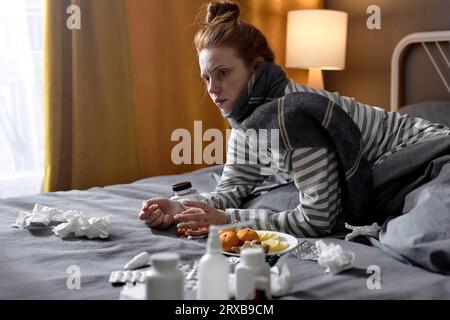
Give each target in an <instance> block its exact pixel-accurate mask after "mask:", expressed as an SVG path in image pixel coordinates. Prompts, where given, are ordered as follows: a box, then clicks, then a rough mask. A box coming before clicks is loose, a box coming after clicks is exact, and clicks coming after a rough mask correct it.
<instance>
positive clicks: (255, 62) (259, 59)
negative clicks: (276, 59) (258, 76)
mask: <svg viewBox="0 0 450 320" xmlns="http://www.w3.org/2000/svg"><path fill="white" fill-rule="evenodd" d="M264 62H265V60H264V58H263V57H256V58H255V60H253V70H255V69H256V68H257V67H258V66H259V65H260V64H261V63H264Z"/></svg>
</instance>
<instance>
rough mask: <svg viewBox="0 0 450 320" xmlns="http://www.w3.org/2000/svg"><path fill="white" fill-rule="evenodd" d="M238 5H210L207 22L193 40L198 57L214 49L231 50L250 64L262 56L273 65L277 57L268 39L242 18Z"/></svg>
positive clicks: (207, 11) (218, 3) (226, 3)
mask: <svg viewBox="0 0 450 320" xmlns="http://www.w3.org/2000/svg"><path fill="white" fill-rule="evenodd" d="M239 15H240V10H239V6H238V5H237V4H235V3H234V2H229V1H224V2H210V3H209V4H208V5H207V8H206V19H205V22H204V23H203V24H202V25H201V28H200V30H199V31H198V32H197V34H196V35H195V38H194V44H195V48H196V50H197V54H199V53H200V51H201V50H202V49H205V48H211V47H231V48H234V49H235V50H236V54H237V56H239V57H240V58H242V59H243V60H244V61H245V62H246V63H247V64H248V65H250V64H251V63H252V62H253V61H254V60H255V58H257V57H262V58H264V60H265V61H266V62H273V61H274V60H275V56H274V54H273V51H272V49H271V48H270V47H269V44H268V43H267V39H266V37H265V36H264V35H263V34H262V33H261V31H259V30H258V29H257V28H256V27H255V26H253V25H252V24H250V23H248V22H245V21H243V20H240V19H239Z"/></svg>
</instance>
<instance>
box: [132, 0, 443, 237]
mask: <svg viewBox="0 0 450 320" xmlns="http://www.w3.org/2000/svg"><path fill="white" fill-rule="evenodd" d="M194 42H195V46H196V49H197V53H198V58H199V65H200V72H201V76H202V78H203V80H204V82H205V85H206V88H207V90H208V93H209V95H210V97H211V99H212V100H213V101H214V103H215V104H216V105H217V107H218V108H219V109H220V111H221V113H222V115H223V116H224V117H226V118H227V119H228V120H229V122H230V124H231V126H232V127H233V129H232V133H231V135H230V140H229V144H228V145H229V149H228V152H227V162H226V164H225V166H224V170H223V174H222V177H221V180H220V182H219V184H218V186H217V187H216V189H215V190H214V192H211V193H209V194H206V195H205V194H204V196H205V201H204V202H198V201H185V202H183V204H184V205H183V204H181V203H179V202H177V201H171V200H168V199H166V198H153V199H149V200H147V201H145V202H144V204H143V208H142V210H141V212H140V213H139V218H140V219H141V220H144V221H145V222H146V224H147V225H148V226H150V227H153V228H159V229H164V228H167V227H168V226H170V225H172V224H174V223H177V227H179V228H186V229H192V230H193V231H191V232H190V235H193V236H198V235H204V234H206V233H207V227H208V226H209V225H211V224H216V225H217V224H226V223H233V222H235V221H245V220H249V219H253V220H254V221H255V225H254V227H255V228H257V229H264V230H276V231H281V232H286V233H290V234H293V235H296V236H299V237H303V236H313V237H316V236H324V235H327V234H330V233H331V232H332V229H333V227H334V226H335V224H336V221H337V218H338V217H339V216H340V214H341V213H342V207H343V201H344V200H345V199H344V197H343V188H342V187H343V182H345V181H344V180H343V176H342V173H341V172H340V170H339V165H340V161H341V162H342V158H341V157H340V154H338V152H337V150H336V149H337V148H333V147H332V145H325V146H322V145H320V146H309V147H305V146H304V147H292V148H288V149H287V150H284V151H283V152H281V153H280V154H275V153H276V150H274V149H272V150H270V151H271V153H270V155H269V159H262V158H261V155H260V154H259V153H254V154H252V153H253V152H254V151H252V150H253V149H252V148H250V147H249V146H248V143H249V138H248V136H246V135H245V134H244V131H243V130H241V129H242V124H243V123H244V121H246V119H247V120H248V119H249V117H250V116H252V117H253V115H254V114H256V113H257V111H258V110H262V109H261V108H262V107H261V106H263V105H266V104H267V103H269V102H271V101H273V100H276V99H278V98H280V97H284V96H286V97H288V96H291V95H292V94H298V95H300V96H306V95H307V94H309V95H313V96H317V97H319V96H320V97H322V99H323V97H324V98H326V101H332V102H333V103H334V104H336V105H338V106H339V107H340V108H337V109H340V110H341V111H340V112H342V110H343V111H344V112H343V113H345V117H346V119H345V120H346V121H349V122H351V123H352V124H351V125H353V126H355V128H357V129H358V130H357V131H358V132H357V133H354V134H352V135H353V138H355V139H357V140H358V141H360V145H361V150H362V153H363V156H362V158H363V160H364V161H367V163H368V164H369V166H371V167H372V168H374V167H376V166H377V165H379V164H380V163H381V162H383V161H384V159H386V157H388V156H389V155H390V154H392V153H394V152H396V151H398V150H400V149H402V148H405V147H406V146H409V145H411V144H415V143H417V142H418V141H421V140H423V139H426V138H428V137H430V136H434V135H450V130H449V129H448V128H446V127H445V126H443V125H438V124H431V123H429V122H428V121H425V120H422V119H417V118H412V117H409V116H401V115H400V114H398V113H390V112H386V111H384V110H383V109H380V108H376V107H371V106H367V105H364V104H361V103H359V102H357V101H355V100H354V99H353V98H348V97H343V96H340V95H339V94H338V93H329V92H327V91H323V90H316V89H312V88H308V87H305V86H303V85H298V84H295V83H294V82H293V81H291V80H289V79H288V78H287V77H286V75H285V73H284V72H283V71H282V70H281V68H280V67H279V66H278V65H276V64H275V63H274V54H273V52H272V50H271V49H270V48H269V46H268V43H267V40H266V38H265V37H264V35H263V34H262V33H261V32H260V31H259V30H258V29H256V28H255V27H254V26H253V25H251V24H249V23H247V22H244V21H242V20H239V7H238V6H237V5H236V4H234V3H230V2H223V3H218V2H212V3H210V4H209V5H208V7H207V17H206V23H205V24H204V25H203V27H202V28H201V30H199V31H198V33H197V35H196V36H195V41H194ZM350 120H351V121H350ZM339 144H340V143H339V142H337V143H335V145H339ZM243 153H244V154H245V156H246V157H256V159H257V161H253V162H251V163H248V162H246V163H242V162H239V158H240V157H242V154H243ZM271 170H273V171H277V172H284V173H288V174H290V175H291V177H292V178H293V180H294V183H295V185H296V187H297V189H298V191H299V201H300V203H299V205H298V206H297V207H296V208H295V209H292V210H287V211H283V212H272V211H270V210H259V209H237V208H239V206H240V204H241V201H242V199H243V198H245V197H246V196H247V195H249V194H250V193H251V192H252V191H253V190H254V188H255V187H256V186H257V185H258V184H259V183H261V182H262V181H263V180H264V179H265V178H266V177H267V174H268V172H270V171H271ZM369 188H370V187H369ZM361 192H364V191H361ZM367 192H369V190H367ZM186 206H188V207H190V208H187V207H186Z"/></svg>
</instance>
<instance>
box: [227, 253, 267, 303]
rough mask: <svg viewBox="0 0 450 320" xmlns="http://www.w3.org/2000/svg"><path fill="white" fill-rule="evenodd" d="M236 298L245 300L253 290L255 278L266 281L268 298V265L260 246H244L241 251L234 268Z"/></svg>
mask: <svg viewBox="0 0 450 320" xmlns="http://www.w3.org/2000/svg"><path fill="white" fill-rule="evenodd" d="M235 276H236V300H247V299H249V298H250V297H251V295H252V294H253V292H254V291H255V279H256V278H257V277H263V278H265V279H266V281H267V289H266V296H267V297H269V298H270V296H271V295H270V266H269V264H268V263H267V262H266V257H265V253H264V251H263V250H262V249H261V248H246V249H244V250H242V251H241V261H240V262H239V263H238V265H237V266H236V269H235Z"/></svg>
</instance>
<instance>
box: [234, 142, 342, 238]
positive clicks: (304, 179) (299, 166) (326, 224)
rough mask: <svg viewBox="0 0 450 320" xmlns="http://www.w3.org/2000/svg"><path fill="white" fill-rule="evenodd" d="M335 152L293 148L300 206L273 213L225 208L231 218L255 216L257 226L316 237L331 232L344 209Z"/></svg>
mask: <svg viewBox="0 0 450 320" xmlns="http://www.w3.org/2000/svg"><path fill="white" fill-rule="evenodd" d="M336 157H337V155H336V152H334V151H330V150H327V149H324V148H302V149H296V150H294V151H293V153H292V156H291V163H292V172H293V176H294V179H295V180H294V182H295V185H296V187H297V189H298V191H299V202H300V203H299V205H298V206H297V207H296V208H295V209H292V210H286V211H282V212H274V211H271V210H260V209H226V214H227V216H228V217H229V218H228V219H229V220H230V221H246V220H249V219H253V220H254V221H255V225H254V226H253V227H254V228H256V229H261V230H273V231H281V232H285V233H290V234H293V235H296V236H298V237H317V236H323V235H327V234H329V233H331V229H332V228H333V226H334V224H335V222H336V220H337V216H338V214H339V213H340V212H341V189H340V185H339V172H338V161H337V158H336Z"/></svg>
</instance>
